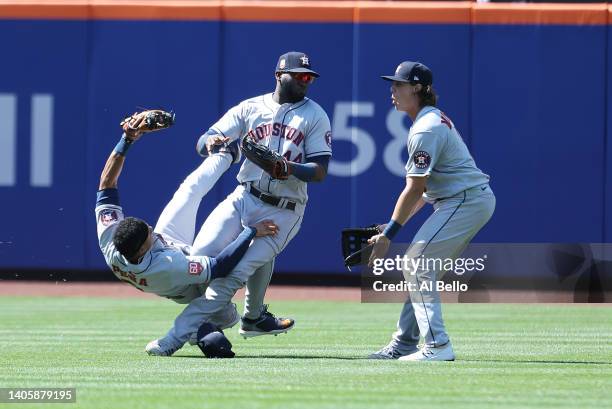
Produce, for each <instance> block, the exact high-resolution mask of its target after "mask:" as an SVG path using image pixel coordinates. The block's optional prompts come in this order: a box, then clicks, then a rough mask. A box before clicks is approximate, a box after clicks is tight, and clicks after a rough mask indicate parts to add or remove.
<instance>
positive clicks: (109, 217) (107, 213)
mask: <svg viewBox="0 0 612 409" xmlns="http://www.w3.org/2000/svg"><path fill="white" fill-rule="evenodd" d="M117 220H119V215H118V214H117V211H116V210H113V209H104V210H102V211H101V212H100V221H101V222H102V224H103V225H105V226H108V225H109V224H111V223H114V222H116V221H117Z"/></svg>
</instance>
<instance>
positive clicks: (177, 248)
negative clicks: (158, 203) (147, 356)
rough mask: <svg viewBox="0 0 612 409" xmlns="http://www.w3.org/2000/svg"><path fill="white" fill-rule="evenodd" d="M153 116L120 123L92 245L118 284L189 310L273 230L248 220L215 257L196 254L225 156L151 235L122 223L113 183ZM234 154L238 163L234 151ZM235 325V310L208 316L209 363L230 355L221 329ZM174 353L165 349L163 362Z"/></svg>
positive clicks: (133, 222) (177, 199) (179, 197)
mask: <svg viewBox="0 0 612 409" xmlns="http://www.w3.org/2000/svg"><path fill="white" fill-rule="evenodd" d="M156 112H157V113H158V114H159V113H161V111H156ZM156 112H155V111H154V112H152V111H145V112H142V113H140V114H135V115H134V116H132V117H131V118H129V119H127V120H126V121H124V123H123V129H124V135H123V136H122V138H121V140H120V142H119V143H118V144H117V146H116V147H115V149H114V151H113V152H112V153H111V154H110V156H109V158H108V160H107V162H106V165H105V167H104V170H103V171H102V175H101V177H100V186H99V189H100V190H99V191H98V195H97V202H96V208H95V214H96V221H97V231H98V239H99V244H100V249H101V250H102V253H103V255H104V258H105V260H106V263H107V264H108V266H109V267H110V268H111V270H112V271H113V273H114V274H115V275H116V276H117V277H118V278H119V279H120V280H122V281H124V282H127V283H129V284H131V285H133V286H134V287H136V288H138V289H140V290H142V291H145V292H150V293H154V294H157V295H160V296H162V297H167V298H170V299H172V300H174V301H176V302H177V303H188V302H190V301H192V300H193V299H194V298H200V297H201V296H202V294H203V291H204V290H205V288H206V285H207V284H208V283H210V281H211V280H215V279H217V278H219V277H224V276H226V275H227V274H229V273H230V272H231V271H232V270H233V269H234V267H235V266H236V265H237V264H238V262H239V261H240V260H241V258H242V257H243V256H244V254H245V253H246V251H247V250H248V247H249V245H250V243H251V241H252V239H254V238H255V237H258V238H257V239H255V241H254V242H257V241H259V240H261V238H263V237H265V236H270V237H273V236H274V235H276V234H277V233H278V228H277V226H276V225H275V224H274V223H273V222H271V221H270V220H259V219H261V218H259V219H258V220H255V219H256V218H253V219H251V222H250V223H249V224H245V225H244V226H241V228H240V232H239V234H237V235H236V237H234V239H233V240H232V241H231V242H227V243H226V245H225V246H224V248H223V249H222V250H221V251H220V252H219V253H218V254H216V256H215V257H207V256H203V255H200V254H198V253H196V252H195V251H194V248H195V246H194V243H193V237H194V233H195V220H196V213H197V210H198V207H199V205H200V201H201V200H202V198H203V197H204V196H205V195H206V193H208V191H209V190H210V189H211V188H212V187H213V186H214V184H215V183H216V181H217V180H218V179H219V177H220V176H221V175H222V174H223V172H224V171H225V170H226V169H227V167H229V165H230V163H231V162H232V155H230V154H229V153H219V154H215V155H211V156H209V157H208V158H206V160H204V162H203V163H202V164H201V165H200V166H199V167H198V168H197V169H196V170H195V171H194V172H193V173H192V174H191V175H189V176H188V177H187V178H186V179H185V181H184V182H183V183H182V184H181V186H180V187H179V189H178V191H177V192H176V193H175V195H174V197H173V199H172V201H171V202H170V203H169V204H168V205H167V206H166V208H165V209H164V211H163V212H162V214H161V216H160V218H159V221H158V223H157V225H156V227H155V229H154V230H153V229H152V228H151V227H150V226H149V225H148V224H147V223H146V222H144V221H143V220H140V219H137V218H133V217H128V218H124V215H123V209H122V207H121V206H120V204H119V193H118V190H117V180H118V178H119V175H120V174H121V171H122V168H123V163H124V161H125V154H126V152H127V150H128V148H129V147H130V146H131V145H132V144H133V143H134V142H135V141H136V140H138V139H139V138H140V137H141V135H142V134H143V132H147V131H150V130H156V129H149V128H147V126H146V125H145V119H146V118H147V115H150V114H152V115H155V114H156ZM161 115H164V114H163V113H161ZM165 115H168V114H165ZM171 121H173V117H172V120H171ZM170 124H171V122H170ZM165 126H169V125H168V124H166V125H165ZM165 126H164V127H165ZM159 129H161V128H159ZM235 153H236V159H238V155H237V154H238V152H237V151H236V152H235ZM249 226H251V227H249ZM238 320H239V315H238V313H237V311H236V307H235V305H234V304H231V303H227V304H226V305H224V306H223V308H219V309H218V310H217V311H216V312H215V314H214V315H211V316H210V317H209V320H208V322H209V324H210V325H208V327H206V328H208V329H209V331H207V333H205V334H202V336H205V335H207V334H208V333H211V332H215V333H216V334H215V335H214V336H213V337H212V339H213V343H212V345H211V344H209V345H207V346H206V348H203V351H205V353H206V355H207V356H210V357H227V356H233V353H232V352H231V344H229V341H227V339H226V338H225V337H224V335H223V334H222V332H220V330H222V329H225V328H229V327H232V326H234V325H235V324H236V323H237V322H238ZM200 324H201V323H200ZM199 327H200V326H199V325H198V328H199ZM198 328H196V329H195V330H198ZM209 339H210V338H209ZM196 341H199V339H198V340H196ZM200 347H201V348H202V345H200ZM228 348H229V349H228ZM158 349H159V346H158V345H151V344H150V345H147V352H150V351H151V350H153V351H154V352H153V354H156V353H155V352H157V350H158ZM172 352H173V351H172ZM172 352H171V351H168V350H166V354H167V355H171V353H172ZM156 355H159V354H156Z"/></svg>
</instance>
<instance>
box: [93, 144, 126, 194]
mask: <svg viewBox="0 0 612 409" xmlns="http://www.w3.org/2000/svg"><path fill="white" fill-rule="evenodd" d="M124 162H125V156H122V155H119V154H118V153H117V152H115V151H113V152H111V154H110V156H109V157H108V159H107V160H106V165H104V169H103V170H102V175H100V186H99V187H98V189H99V190H104V189H110V188H117V181H118V179H119V175H120V174H121V170H122V169H123V163H124Z"/></svg>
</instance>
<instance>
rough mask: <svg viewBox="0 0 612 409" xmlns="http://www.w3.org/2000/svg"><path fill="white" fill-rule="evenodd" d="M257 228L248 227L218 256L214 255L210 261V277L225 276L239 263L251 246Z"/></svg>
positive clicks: (212, 278)
mask: <svg viewBox="0 0 612 409" xmlns="http://www.w3.org/2000/svg"><path fill="white" fill-rule="evenodd" d="M256 233H257V230H256V229H255V228H254V227H247V228H246V229H244V230H243V231H242V233H240V235H238V237H237V238H236V240H234V241H233V242H231V243H230V244H229V246H227V247H226V248H224V249H223V250H222V251H221V253H219V255H218V256H217V257H212V258H211V261H210V279H211V280H214V279H215V278H219V277H225V276H226V275H228V274H229V273H231V272H232V270H233V269H234V267H236V266H237V265H238V263H239V262H240V260H241V259H242V257H243V256H244V253H246V251H247V250H248V248H249V244H251V240H253V237H255V234H256Z"/></svg>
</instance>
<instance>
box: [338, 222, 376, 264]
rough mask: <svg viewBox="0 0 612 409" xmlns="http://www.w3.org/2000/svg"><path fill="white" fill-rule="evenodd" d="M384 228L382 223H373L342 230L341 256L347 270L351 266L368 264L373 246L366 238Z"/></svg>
mask: <svg viewBox="0 0 612 409" xmlns="http://www.w3.org/2000/svg"><path fill="white" fill-rule="evenodd" d="M384 229H385V225H384V224H379V225H376V224H373V225H371V226H368V227H358V228H351V229H344V230H342V257H343V258H344V265H345V266H346V267H347V268H348V269H349V270H350V269H351V267H353V266H358V265H365V264H368V260H369V259H370V254H372V248H373V247H374V245H373V244H368V240H369V239H370V238H371V237H373V236H376V235H377V234H380V233H382V232H383V230H384Z"/></svg>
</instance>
